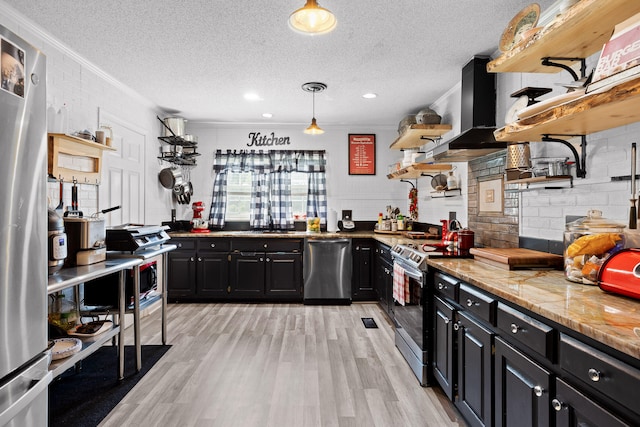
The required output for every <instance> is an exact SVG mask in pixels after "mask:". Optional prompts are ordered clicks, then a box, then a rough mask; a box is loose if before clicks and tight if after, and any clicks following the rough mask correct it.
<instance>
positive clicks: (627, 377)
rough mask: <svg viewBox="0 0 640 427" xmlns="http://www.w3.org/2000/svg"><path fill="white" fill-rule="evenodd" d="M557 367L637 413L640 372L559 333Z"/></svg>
mask: <svg viewBox="0 0 640 427" xmlns="http://www.w3.org/2000/svg"><path fill="white" fill-rule="evenodd" d="M560 367H561V368H562V369H563V370H564V371H566V372H568V373H570V374H573V375H575V376H576V377H577V378H578V379H579V380H580V381H582V382H584V383H585V384H587V385H588V386H589V388H591V389H593V390H596V391H598V392H599V393H602V394H603V395H605V396H608V397H610V398H611V399H613V400H614V401H617V402H619V403H620V404H621V405H623V406H625V407H626V408H629V409H630V410H632V411H634V412H636V413H640V408H639V407H638V397H637V390H638V389H640V370H638V369H636V368H634V367H633V366H629V365H628V364H626V363H624V362H622V361H620V360H618V359H616V358H614V357H612V356H610V355H608V354H606V353H603V352H601V351H599V350H596V349H595V348H593V347H591V346H589V345H587V344H585V343H583V342H581V341H578V340H576V339H574V338H571V337H570V336H568V335H565V334H560Z"/></svg>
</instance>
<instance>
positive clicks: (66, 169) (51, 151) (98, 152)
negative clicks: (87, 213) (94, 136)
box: [48, 133, 116, 185]
mask: <svg viewBox="0 0 640 427" xmlns="http://www.w3.org/2000/svg"><path fill="white" fill-rule="evenodd" d="M105 150H107V151H116V150H115V148H112V147H109V146H106V145H103V144H98V143H97V142H93V141H89V140H87V139H82V138H78V137H75V136H71V135H66V134H63V133H50V134H48V173H49V175H50V176H52V177H53V178H55V179H56V180H59V181H67V182H73V181H76V182H78V183H81V184H96V185H97V184H99V183H100V171H101V168H102V152H103V151H105ZM65 157H67V158H71V159H73V161H71V162H70V161H69V160H67V161H65V160H63V159H64V158H65ZM76 160H77V161H76Z"/></svg>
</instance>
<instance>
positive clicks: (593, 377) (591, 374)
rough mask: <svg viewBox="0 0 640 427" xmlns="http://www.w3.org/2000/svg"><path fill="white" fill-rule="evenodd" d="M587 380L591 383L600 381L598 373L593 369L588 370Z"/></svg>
mask: <svg viewBox="0 0 640 427" xmlns="http://www.w3.org/2000/svg"><path fill="white" fill-rule="evenodd" d="M589 379H590V380H591V381H593V382H598V381H600V371H598V370H597V369H593V368H591V369H589Z"/></svg>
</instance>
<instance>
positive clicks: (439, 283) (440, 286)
mask: <svg viewBox="0 0 640 427" xmlns="http://www.w3.org/2000/svg"><path fill="white" fill-rule="evenodd" d="M438 289H440V290H443V289H444V285H443V284H442V282H438Z"/></svg>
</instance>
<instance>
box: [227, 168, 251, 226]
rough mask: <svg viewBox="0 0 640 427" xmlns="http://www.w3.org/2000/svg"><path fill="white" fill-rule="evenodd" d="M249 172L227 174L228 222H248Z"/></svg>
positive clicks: (249, 199) (249, 204) (249, 202)
mask: <svg viewBox="0 0 640 427" xmlns="http://www.w3.org/2000/svg"><path fill="white" fill-rule="evenodd" d="M250 207H251V172H229V177H228V178H227V214H226V215H225V217H226V219H227V220H229V221H249V211H250Z"/></svg>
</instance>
